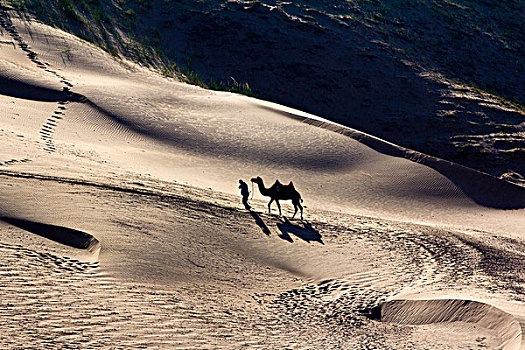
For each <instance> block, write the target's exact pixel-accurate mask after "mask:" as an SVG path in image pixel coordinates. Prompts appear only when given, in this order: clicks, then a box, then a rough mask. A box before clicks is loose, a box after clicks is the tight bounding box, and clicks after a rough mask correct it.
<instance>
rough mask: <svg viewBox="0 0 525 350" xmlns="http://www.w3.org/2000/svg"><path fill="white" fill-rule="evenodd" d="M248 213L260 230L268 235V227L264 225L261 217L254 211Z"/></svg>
mask: <svg viewBox="0 0 525 350" xmlns="http://www.w3.org/2000/svg"><path fill="white" fill-rule="evenodd" d="M250 215H251V216H252V217H253V218H254V219H255V223H256V224H257V226H259V227H260V228H261V230H262V232H264V234H266V235H267V236H269V235H270V229H269V228H268V226H266V224H265V223H264V221H263V220H262V219H261V217H260V216H259V215H258V214H257V213H256V212H254V211H250Z"/></svg>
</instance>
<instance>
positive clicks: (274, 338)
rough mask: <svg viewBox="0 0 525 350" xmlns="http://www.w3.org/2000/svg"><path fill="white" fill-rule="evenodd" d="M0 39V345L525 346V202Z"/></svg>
mask: <svg viewBox="0 0 525 350" xmlns="http://www.w3.org/2000/svg"><path fill="white" fill-rule="evenodd" d="M0 24H1V36H0V120H1V124H0V143H1V146H0V217H1V218H2V219H1V220H0V275H1V283H0V300H1V301H0V303H1V308H0V348H14V349H22V348H24V349H25V348H33V349H43V348H49V349H57V348H67V349H72V348H80V349H88V348H112V349H135V348H166V349H240V348H253V349H482V348H488V349H524V348H525V347H524V345H522V333H523V328H524V327H525V304H524V299H525V298H524V294H523V292H524V287H525V280H524V279H525V270H524V266H525V262H524V256H525V242H524V240H525V210H524V209H522V208H523V207H525V189H524V188H523V187H519V186H516V185H512V184H509V183H506V182H503V181H502V180H499V179H496V178H493V177H490V176H487V175H484V174H481V173H478V172H475V171H471V170H469V169H467V168H463V167H460V166H457V165H455V164H452V163H449V162H443V161H440V160H439V159H435V158H431V157H427V156H425V155H422V154H418V153H415V152H411V151H410V150H406V149H402V148H400V147H397V146H395V145H392V144H388V143H386V142H384V141H382V140H380V139H376V138H374V137H372V136H369V135H366V134H362V133H359V132H357V131H355V130H351V129H346V128H343V127H341V126H338V125H335V124H331V123H329V122H328V121H325V120H322V119H320V118H316V117H315V116H311V115H307V114H305V113H302V112H300V111H297V110H293V109H289V108H286V107H283V106H279V105H275V104H271V103H268V102H264V101H259V100H256V99H250V98H246V97H243V96H238V95H234V94H229V93H219V92H212V91H207V90H202V89H200V88H197V87H194V86H189V85H184V84H182V83H179V82H177V81H172V80H168V79H165V78H163V77H161V76H159V75H157V74H156V73H154V72H151V71H149V70H146V69H143V68H141V67H139V66H136V65H134V64H132V63H129V62H125V61H115V60H114V59H112V58H111V57H110V56H109V55H107V54H106V53H104V52H102V51H101V50H99V49H97V48H95V47H93V46H92V45H89V44H86V43H84V42H82V41H80V40H78V39H77V38H75V37H73V36H71V35H69V34H65V33H63V32H61V31H58V30H56V29H53V28H50V27H47V26H44V25H42V24H39V23H37V22H32V23H30V24H29V23H26V22H20V21H17V20H13V21H12V22H11V20H9V19H7V18H6V17H5V16H4V17H3V18H1V19H0ZM257 175H259V176H261V177H262V178H263V179H264V180H265V181H266V185H267V186H269V185H270V184H271V183H272V182H273V181H274V180H275V179H276V178H279V179H280V180H281V181H282V182H283V183H287V182H288V181H290V180H293V182H294V184H295V186H296V188H297V189H298V190H299V191H300V192H301V194H302V197H303V198H304V200H305V202H304V205H305V206H306V208H305V221H303V222H301V221H299V220H297V219H295V220H292V219H290V217H291V214H292V213H293V208H292V207H291V205H290V203H289V202H287V203H285V202H283V203H282V206H283V214H284V217H279V216H276V215H275V214H276V207H275V206H274V207H273V214H272V215H270V214H268V213H267V207H266V204H267V199H266V198H264V197H262V196H261V194H260V192H259V191H258V190H257V189H255V196H254V198H253V200H252V204H253V206H254V208H255V211H254V212H248V211H246V210H244V209H242V205H241V203H240V197H239V196H238V189H237V185H238V183H237V181H238V179H240V178H242V179H244V180H245V181H247V182H249V179H250V178H251V177H253V176H257ZM501 208H506V209H501ZM509 208H510V209H509ZM520 208H521V209H520ZM287 218H288V219H287Z"/></svg>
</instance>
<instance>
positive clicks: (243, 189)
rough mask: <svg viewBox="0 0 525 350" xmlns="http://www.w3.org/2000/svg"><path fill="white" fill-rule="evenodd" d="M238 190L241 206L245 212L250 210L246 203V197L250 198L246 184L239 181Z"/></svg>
mask: <svg viewBox="0 0 525 350" xmlns="http://www.w3.org/2000/svg"><path fill="white" fill-rule="evenodd" d="M239 188H240V190H241V196H242V204H244V208H246V210H251V209H252V207H251V205H250V204H249V203H248V197H250V190H249V189H248V184H247V183H246V182H244V181H242V180H239Z"/></svg>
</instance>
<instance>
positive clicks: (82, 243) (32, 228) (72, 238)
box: [0, 217, 98, 249]
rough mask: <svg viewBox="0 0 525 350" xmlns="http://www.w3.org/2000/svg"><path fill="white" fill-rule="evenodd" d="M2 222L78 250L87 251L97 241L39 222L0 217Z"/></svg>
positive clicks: (76, 232) (68, 229) (83, 234)
mask: <svg viewBox="0 0 525 350" xmlns="http://www.w3.org/2000/svg"><path fill="white" fill-rule="evenodd" d="M0 220H3V221H5V222H7V223H9V224H11V225H13V226H16V227H18V228H21V229H23V230H26V231H29V232H31V233H34V234H37V235H39V236H42V237H45V238H47V239H50V240H52V241H55V242H58V243H61V244H64V245H67V246H69V247H73V248H78V249H89V248H90V247H92V246H93V245H95V244H97V243H98V240H97V239H96V238H95V237H93V236H92V235H90V234H89V233H85V232H82V231H78V230H74V229H71V228H67V227H62V226H56V225H49V224H42V223H39V222H34V221H29V220H23V219H16V218H10V217H0Z"/></svg>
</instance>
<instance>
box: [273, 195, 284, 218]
mask: <svg viewBox="0 0 525 350" xmlns="http://www.w3.org/2000/svg"><path fill="white" fill-rule="evenodd" d="M275 203H277V208H279V216H283V213H282V212H281V203H279V200H278V199H276V200H275Z"/></svg>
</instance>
